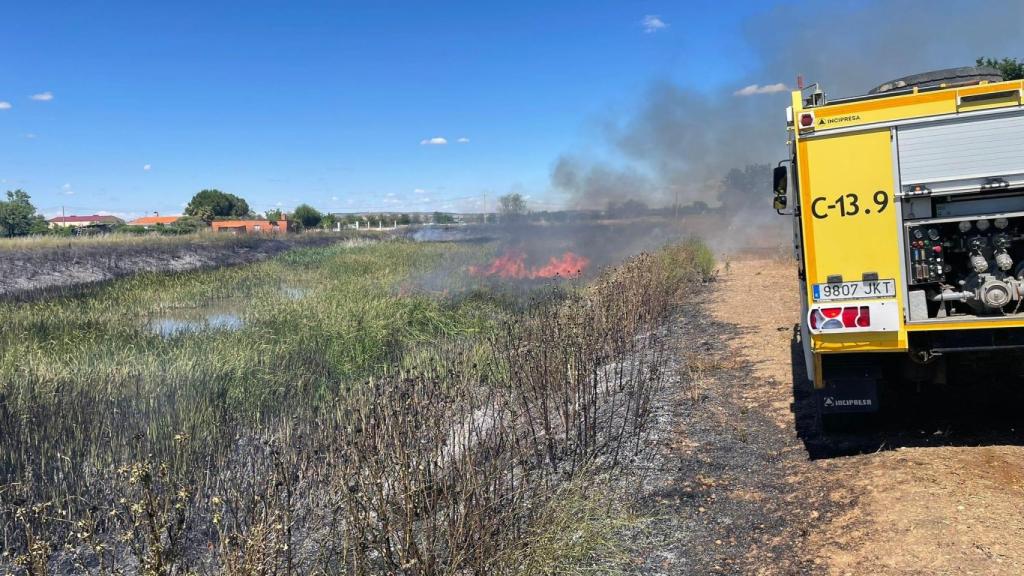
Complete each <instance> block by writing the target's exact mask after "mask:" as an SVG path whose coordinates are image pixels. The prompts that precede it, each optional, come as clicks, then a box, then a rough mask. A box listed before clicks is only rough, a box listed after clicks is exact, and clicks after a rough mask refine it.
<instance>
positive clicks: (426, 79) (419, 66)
mask: <svg viewBox="0 0 1024 576" xmlns="http://www.w3.org/2000/svg"><path fill="white" fill-rule="evenodd" d="M766 7H767V3H765V2H751V3H743V2H731V3H730V2H720V1H719V2H685V3H682V2H667V1H665V2H595V1H586V2H583V1H580V2H541V1H536V2H514V3H501V4H499V3H491V2H444V3H434V2H429V3H428V2H386V1H376V2H209V1H205V2H185V1H178V2H159V3H157V2H92V1H77V2H62V3H54V2H45V1H40V2H19V3H12V4H9V5H8V6H7V7H6V10H5V19H4V25H3V30H4V34H3V37H4V40H5V42H4V44H5V54H6V57H5V58H4V64H3V82H0V102H5V103H7V104H8V105H9V108H8V107H5V106H4V105H3V104H0V179H2V183H0V186H3V187H4V188H5V189H12V188H23V189H25V190H26V191H28V192H29V193H30V194H31V195H32V197H33V200H34V201H35V203H36V205H37V206H38V207H40V209H41V210H42V211H43V212H45V213H47V214H53V213H57V212H59V211H60V207H61V206H62V205H64V206H66V207H67V211H68V213H91V212H96V211H108V212H112V213H124V214H128V215H135V214H141V213H144V212H153V211H159V212H161V213H164V214H168V213H177V212H180V210H181V207H182V204H183V203H184V202H186V201H187V200H188V199H189V198H190V197H191V195H192V194H193V193H195V192H196V191H198V190H200V189H202V188H214V187H215V188H219V189H222V190H225V191H227V192H231V193H234V194H238V195H241V196H243V197H245V198H246V199H248V200H249V203H250V205H251V206H252V207H253V208H254V209H256V210H259V211H262V210H266V209H268V208H272V207H274V206H278V205H280V206H282V207H284V208H286V209H287V208H290V207H292V206H294V205H296V204H298V203H300V202H308V203H310V204H313V205H314V206H316V207H318V208H320V209H322V210H330V211H347V210H385V209H388V210H392V209H403V210H413V209H425V210H434V209H462V210H465V209H475V208H478V207H479V205H480V204H481V203H482V202H483V199H484V198H485V197H486V198H489V201H490V202H491V204H492V205H493V203H494V200H495V198H496V197H497V196H498V195H500V194H504V193H507V192H509V191H518V192H521V193H523V194H524V195H528V196H529V197H530V200H531V203H532V204H533V206H534V207H535V208H544V207H550V206H556V205H558V204H560V203H561V202H563V199H562V198H561V197H560V196H559V194H558V193H557V192H556V191H553V190H552V189H551V185H550V182H549V180H550V172H551V169H552V166H553V163H554V162H555V161H556V159H557V158H558V156H559V155H560V154H563V153H566V152H570V153H571V152H573V151H583V152H586V153H593V154H597V155H600V154H601V153H602V149H603V148H604V147H605V146H606V144H604V143H603V142H602V141H603V139H602V138H601V136H600V132H601V128H600V125H601V123H602V121H603V119H606V118H609V117H616V116H618V115H621V114H623V113H624V111H626V110H630V109H632V108H633V107H635V106H636V103H637V100H638V99H640V98H642V97H643V94H644V91H645V90H646V89H647V87H648V86H650V85H651V84H652V83H654V82H659V81H671V82H675V83H677V84H679V85H682V86H689V87H692V88H695V89H697V90H703V91H722V90H728V93H730V94H731V92H732V91H733V90H735V89H738V88H741V87H742V86H743V84H741V83H740V80H739V79H740V78H745V77H746V75H747V74H748V73H749V72H750V71H751V70H752V69H753V68H754V67H755V66H756V59H755V55H753V54H752V53H751V50H750V47H749V46H747V45H746V43H745V42H744V40H743V34H742V32H743V26H744V23H745V22H747V21H748V20H749V19H751V18H752V17H754V16H756V15H757V13H758V11H763V10H766V9H767V8H766ZM787 80H789V79H786V78H765V79H763V82H765V83H769V82H779V81H787ZM33 96H35V98H33ZM431 138H445V139H446V141H447V144H437V145H433V144H429V143H427V144H424V143H423V142H424V141H427V142H429V140H430V139H431ZM460 138H464V139H468V142H465V143H460V142H459V141H458V139H460Z"/></svg>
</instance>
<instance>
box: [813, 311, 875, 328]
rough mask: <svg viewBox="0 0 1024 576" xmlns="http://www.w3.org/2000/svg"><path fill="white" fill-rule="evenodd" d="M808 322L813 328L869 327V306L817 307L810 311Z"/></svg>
mask: <svg viewBox="0 0 1024 576" xmlns="http://www.w3.org/2000/svg"><path fill="white" fill-rule="evenodd" d="M809 323H810V326H811V329H813V330H819V329H820V330H842V329H843V328H869V327H871V308H870V307H869V306H846V307H838V306H836V307H833V308H817V309H815V310H812V311H811V316H810V319H809Z"/></svg>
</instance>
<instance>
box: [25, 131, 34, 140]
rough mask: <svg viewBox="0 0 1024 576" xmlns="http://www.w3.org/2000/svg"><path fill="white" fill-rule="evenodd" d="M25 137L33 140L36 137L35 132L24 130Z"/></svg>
mask: <svg viewBox="0 0 1024 576" xmlns="http://www.w3.org/2000/svg"><path fill="white" fill-rule="evenodd" d="M25 138H28V139H29V140H35V139H36V134H35V133H34V132H26V133H25Z"/></svg>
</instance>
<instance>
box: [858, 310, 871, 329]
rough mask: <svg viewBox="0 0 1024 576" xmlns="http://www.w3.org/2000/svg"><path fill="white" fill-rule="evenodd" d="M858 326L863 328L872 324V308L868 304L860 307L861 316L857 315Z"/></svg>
mask: <svg viewBox="0 0 1024 576" xmlns="http://www.w3.org/2000/svg"><path fill="white" fill-rule="evenodd" d="M857 326H859V327H861V328H867V327H869V326H871V308H870V307H868V306H861V307H860V316H858V317H857Z"/></svg>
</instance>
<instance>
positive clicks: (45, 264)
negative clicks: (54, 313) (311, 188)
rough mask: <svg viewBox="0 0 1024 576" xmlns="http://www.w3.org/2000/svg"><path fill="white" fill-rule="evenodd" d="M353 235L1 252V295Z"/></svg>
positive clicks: (74, 288) (245, 258) (76, 286)
mask: <svg viewBox="0 0 1024 576" xmlns="http://www.w3.org/2000/svg"><path fill="white" fill-rule="evenodd" d="M347 238H349V237H348V236H340V235H337V236H335V235H319V234H317V235H303V236H290V237H279V238H255V237H247V238H231V239H215V240H214V239H200V238H196V239H194V240H192V239H182V240H181V241H180V242H178V241H174V242H167V241H165V242H151V243H150V242H145V241H144V240H140V241H138V242H131V243H128V242H125V243H123V244H119V243H114V242H112V243H109V244H80V243H76V242H75V241H69V242H68V243H67V244H66V245H64V246H59V247H53V248H50V247H47V248H26V249H8V250H4V251H0V300H31V299H35V298H41V297H49V296H57V295H72V294H75V293H76V292H80V291H81V290H83V289H86V288H88V287H91V286H94V285H96V284H101V283H104V282H108V281H110V280H114V279H117V278H122V277H125V276H130V275H133V274H138V273H142V272H185V271H189V270H201V269H207V268H219V267H223V266H237V265H241V264H250V263H252V262H258V261H260V260H264V259H266V258H269V257H271V256H274V255H277V254H280V253H282V252H285V251H287V250H291V249H292V248H296V247H312V246H321V245H327V244H331V243H334V242H338V241H341V240H345V239H347Z"/></svg>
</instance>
